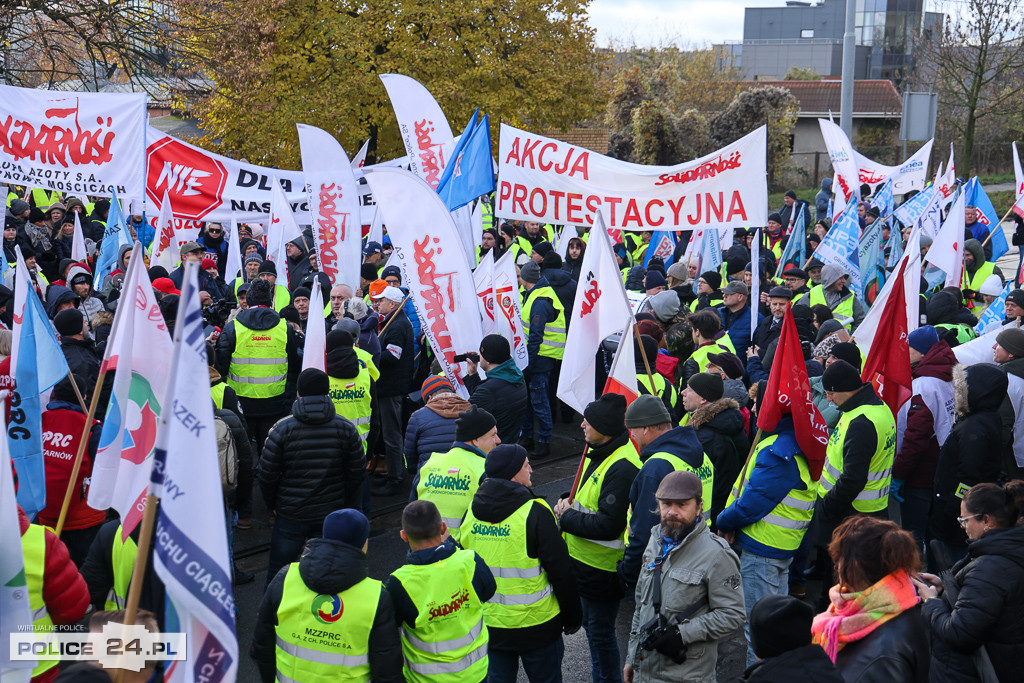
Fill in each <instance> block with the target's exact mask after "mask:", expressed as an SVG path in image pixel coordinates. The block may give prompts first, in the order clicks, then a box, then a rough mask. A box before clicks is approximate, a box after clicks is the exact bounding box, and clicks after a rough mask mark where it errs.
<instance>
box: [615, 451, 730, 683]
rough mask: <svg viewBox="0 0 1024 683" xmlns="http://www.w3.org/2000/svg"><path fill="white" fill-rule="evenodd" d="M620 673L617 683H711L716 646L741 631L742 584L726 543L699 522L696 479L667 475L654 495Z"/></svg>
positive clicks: (700, 495)
mask: <svg viewBox="0 0 1024 683" xmlns="http://www.w3.org/2000/svg"><path fill="white" fill-rule="evenodd" d="M655 498H656V499H657V501H658V512H659V516H660V518H661V523H660V524H659V525H658V526H656V527H654V528H653V529H652V530H651V540H650V541H649V542H648V543H647V550H646V551H645V552H644V559H643V567H642V569H641V572H640V580H639V582H638V583H637V587H636V611H635V612H634V613H633V623H632V626H631V627H630V630H629V650H628V652H627V654H626V665H625V666H624V667H623V670H622V677H623V680H624V681H625V683H633V679H634V675H636V676H637V678H638V679H639V680H642V681H714V680H715V665H716V664H717V661H718V641H719V640H720V639H721V638H724V637H726V636H728V635H730V634H731V633H732V632H734V631H735V630H736V629H738V628H740V627H741V626H743V622H744V621H745V619H746V612H745V610H744V607H743V581H742V579H741V578H740V564H739V560H738V559H737V557H736V555H735V553H733V552H732V550H730V549H729V544H728V543H726V542H725V541H724V540H722V539H721V538H719V537H718V536H715V535H713V534H712V533H711V532H710V531H709V530H708V526H707V524H706V523H705V521H704V515H703V514H702V513H703V509H704V508H703V492H702V487H701V481H700V478H699V477H698V476H697V475H695V474H694V473H693V472H684V471H678V472H672V473H671V474H669V475H667V476H666V477H665V478H664V479H663V480H662V482H661V485H660V486H659V487H658V491H657V492H656V493H655Z"/></svg>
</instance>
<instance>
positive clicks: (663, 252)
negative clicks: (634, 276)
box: [644, 230, 676, 268]
mask: <svg viewBox="0 0 1024 683" xmlns="http://www.w3.org/2000/svg"><path fill="white" fill-rule="evenodd" d="M675 253H676V234H675V233H674V232H672V231H671V230H655V231H654V234H653V235H651V241H650V243H649V244H648V245H647V251H646V252H644V268H647V264H648V263H650V262H651V259H652V258H654V257H655V256H657V257H658V258H660V259H661V261H662V263H664V264H665V268H668V267H669V266H671V265H672V257H673V255H674V254H675Z"/></svg>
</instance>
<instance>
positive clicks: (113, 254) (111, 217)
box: [93, 191, 132, 287]
mask: <svg viewBox="0 0 1024 683" xmlns="http://www.w3.org/2000/svg"><path fill="white" fill-rule="evenodd" d="M131 243H132V237H131V233H130V232H128V226H127V225H126V224H125V222H124V214H123V213H122V212H121V202H119V201H118V199H117V192H116V191H115V192H114V196H113V198H112V199H111V200H110V213H109V214H107V227H106V228H105V229H104V230H103V241H102V242H101V243H100V253H99V254H98V255H97V256H96V275H95V277H93V282H95V283H96V286H97V287H102V285H103V278H105V277H106V276H108V275H110V273H111V271H113V270H115V269H116V268H117V251H118V249H120V248H121V246H122V245H125V244H131Z"/></svg>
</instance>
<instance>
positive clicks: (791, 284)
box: [782, 268, 811, 306]
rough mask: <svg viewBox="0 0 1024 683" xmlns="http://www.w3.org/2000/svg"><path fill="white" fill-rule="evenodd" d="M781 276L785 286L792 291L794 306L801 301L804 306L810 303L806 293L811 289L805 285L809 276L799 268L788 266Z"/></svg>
mask: <svg viewBox="0 0 1024 683" xmlns="http://www.w3.org/2000/svg"><path fill="white" fill-rule="evenodd" d="M782 277H783V282H784V283H785V285H786V288H787V289H789V290H790V291H791V292H793V305H794V306H796V305H797V304H801V303H802V304H803V305H804V306H808V305H810V303H809V302H810V299H809V296H808V295H809V294H810V293H811V290H810V288H809V287H808V286H807V281H808V280H809V279H810V276H808V275H807V273H806V272H805V271H804V270H802V269H800V268H790V269H789V270H787V271H786V272H784V273H783V274H782Z"/></svg>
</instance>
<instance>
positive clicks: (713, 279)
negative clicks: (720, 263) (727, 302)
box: [700, 270, 722, 289]
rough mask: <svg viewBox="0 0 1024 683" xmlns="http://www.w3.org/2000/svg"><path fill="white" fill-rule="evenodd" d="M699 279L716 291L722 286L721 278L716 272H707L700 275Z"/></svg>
mask: <svg viewBox="0 0 1024 683" xmlns="http://www.w3.org/2000/svg"><path fill="white" fill-rule="evenodd" d="M700 276H701V279H703V280H704V282H706V283H708V287H710V288H711V289H718V288H719V287H721V286H722V276H721V275H719V274H718V271H716V270H708V271H705V272H703V273H701V274H700Z"/></svg>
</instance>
